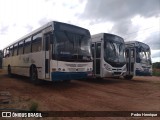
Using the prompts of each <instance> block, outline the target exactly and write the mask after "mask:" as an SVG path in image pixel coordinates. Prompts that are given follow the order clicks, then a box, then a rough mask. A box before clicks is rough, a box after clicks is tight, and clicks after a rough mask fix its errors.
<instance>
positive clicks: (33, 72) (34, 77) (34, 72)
mask: <svg viewBox="0 0 160 120" xmlns="http://www.w3.org/2000/svg"><path fill="white" fill-rule="evenodd" d="M30 79H31V82H32V83H33V84H39V80H38V74H37V68H36V66H33V65H32V66H31V69H30Z"/></svg>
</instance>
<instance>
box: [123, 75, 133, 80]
mask: <svg viewBox="0 0 160 120" xmlns="http://www.w3.org/2000/svg"><path fill="white" fill-rule="evenodd" d="M124 78H125V79H126V80H132V78H133V75H126V76H124Z"/></svg>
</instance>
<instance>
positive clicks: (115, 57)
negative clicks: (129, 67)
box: [104, 40, 125, 67]
mask: <svg viewBox="0 0 160 120" xmlns="http://www.w3.org/2000/svg"><path fill="white" fill-rule="evenodd" d="M124 51H125V45H124V43H121V42H115V41H114V40H112V41H108V40H107V41H106V42H105V44H104V60H105V61H106V62H108V63H110V64H111V65H112V66H113V67H119V66H123V65H124V64H125V56H124V53H125V52H124Z"/></svg>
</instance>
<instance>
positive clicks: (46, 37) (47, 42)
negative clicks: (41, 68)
mask: <svg viewBox="0 0 160 120" xmlns="http://www.w3.org/2000/svg"><path fill="white" fill-rule="evenodd" d="M51 38H52V37H51V33H47V34H44V50H45V78H46V79H50V59H51V48H52V47H51Z"/></svg>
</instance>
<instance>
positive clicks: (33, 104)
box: [29, 102, 38, 111]
mask: <svg viewBox="0 0 160 120" xmlns="http://www.w3.org/2000/svg"><path fill="white" fill-rule="evenodd" d="M37 109H38V103H36V102H32V103H31V105H30V107H29V110H30V111H37Z"/></svg>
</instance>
